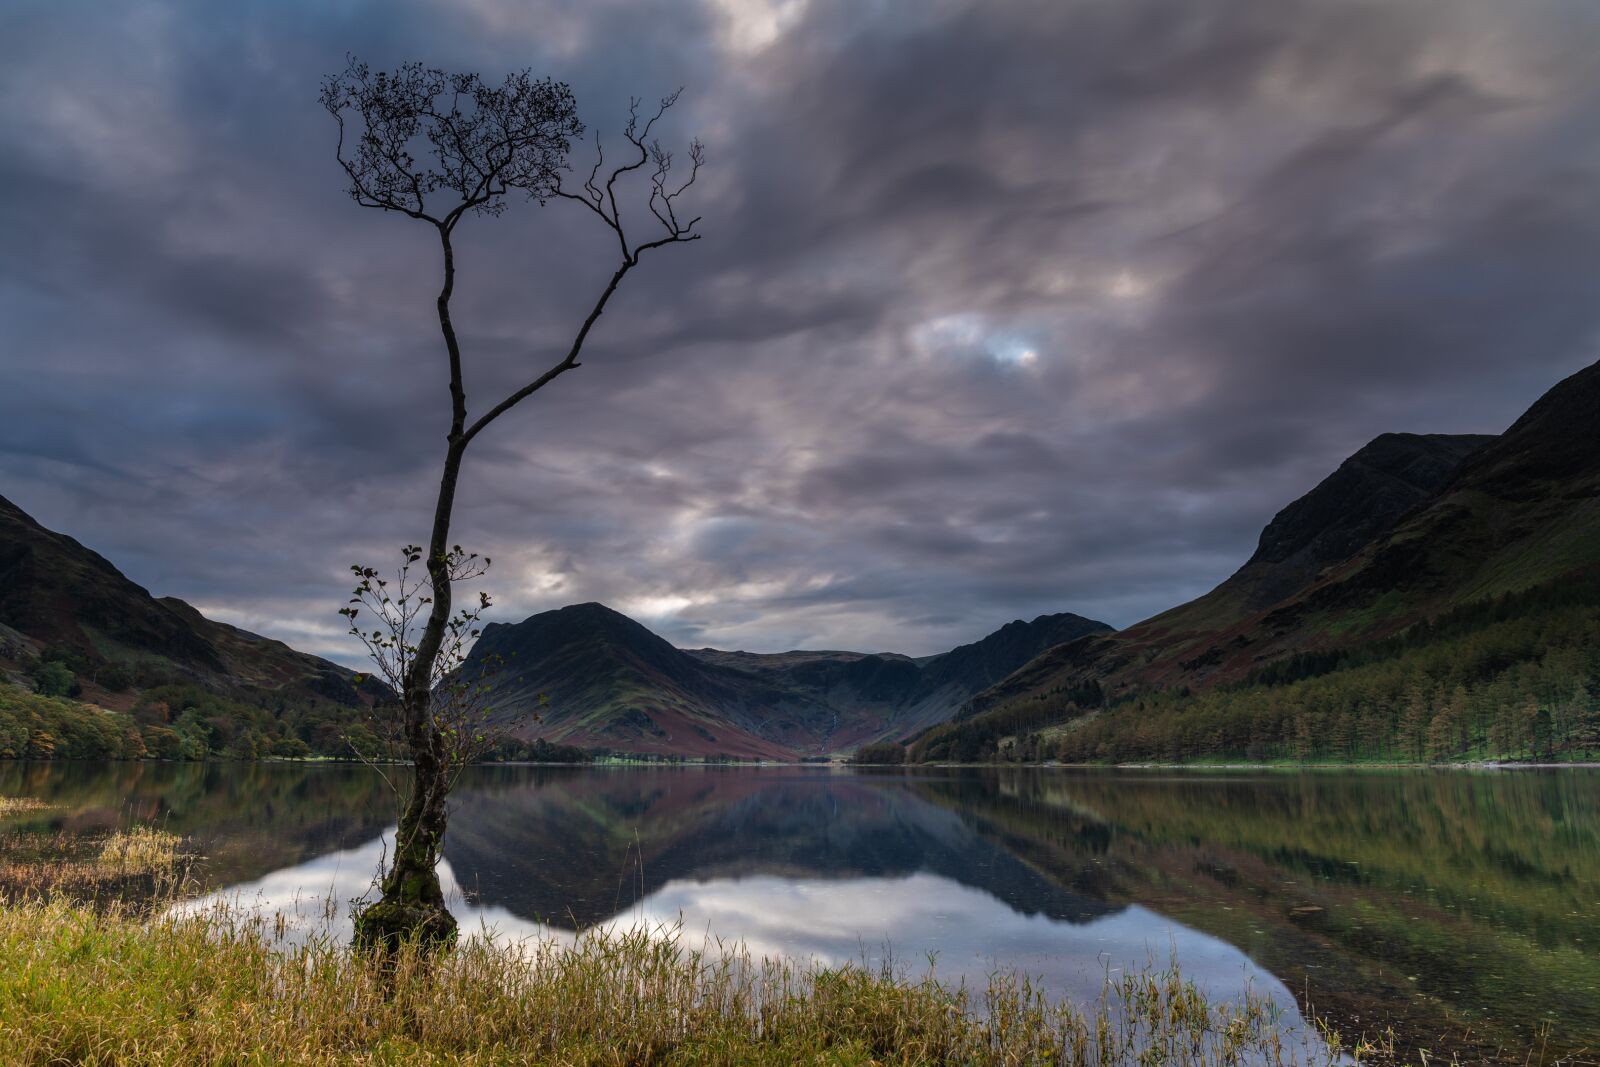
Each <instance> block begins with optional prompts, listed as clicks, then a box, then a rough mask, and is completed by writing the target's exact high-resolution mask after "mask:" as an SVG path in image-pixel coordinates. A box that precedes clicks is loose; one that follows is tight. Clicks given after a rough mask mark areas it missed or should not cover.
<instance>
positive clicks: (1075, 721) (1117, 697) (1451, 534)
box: [914, 364, 1600, 760]
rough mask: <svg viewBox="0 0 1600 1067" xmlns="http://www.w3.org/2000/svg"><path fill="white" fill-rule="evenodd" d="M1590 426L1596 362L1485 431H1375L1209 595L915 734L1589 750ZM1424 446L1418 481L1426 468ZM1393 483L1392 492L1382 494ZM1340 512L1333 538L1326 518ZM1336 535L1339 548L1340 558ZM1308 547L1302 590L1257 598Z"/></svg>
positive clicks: (1598, 383) (933, 739) (959, 747)
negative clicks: (1482, 435)
mask: <svg viewBox="0 0 1600 1067" xmlns="http://www.w3.org/2000/svg"><path fill="white" fill-rule="evenodd" d="M1596 426H1600V364H1596V365H1594V366H1591V367H1588V368H1586V369H1585V370H1583V371H1580V372H1579V373H1577V374H1575V375H1573V376H1572V377H1570V378H1568V379H1567V380H1566V381H1563V382H1561V383H1560V384H1558V385H1557V386H1556V387H1555V388H1553V389H1551V390H1550V392H1548V393H1547V394H1546V395H1545V396H1544V397H1542V398H1541V399H1540V400H1539V401H1538V402H1537V403H1536V404H1534V406H1533V407H1532V408H1530V409H1529V411H1528V412H1527V414H1525V415H1524V416H1523V417H1522V418H1520V419H1518V420H1517V422H1516V423H1515V424H1514V425H1513V426H1512V427H1511V428H1510V429H1509V430H1507V431H1506V433H1505V434H1504V435H1502V436H1501V437H1498V438H1495V439H1493V440H1491V441H1489V442H1488V443H1487V444H1481V445H1480V444H1479V443H1478V439H1466V440H1460V439H1453V438H1445V439H1432V438H1414V439H1408V440H1401V441H1398V442H1397V441H1393V440H1391V441H1387V442H1386V441H1385V439H1383V438H1380V439H1379V441H1378V442H1374V445H1373V446H1368V449H1364V450H1363V452H1362V453H1358V454H1357V457H1352V463H1354V462H1355V460H1357V459H1361V458H1362V456H1363V455H1364V454H1366V459H1364V460H1363V461H1362V463H1361V464H1359V466H1360V467H1361V468H1362V470H1361V471H1360V472H1358V474H1352V473H1351V464H1346V465H1345V466H1344V467H1341V468H1340V471H1339V472H1336V473H1335V475H1333V476H1331V477H1330V478H1329V479H1328V480H1327V481H1326V482H1324V483H1323V484H1322V485H1321V486H1318V488H1317V489H1315V490H1313V492H1312V493H1311V494H1308V495H1307V496H1306V497H1304V498H1302V499H1301V500H1300V501H1297V502H1296V503H1295V504H1294V505H1291V507H1290V508H1287V509H1285V510H1284V512H1282V513H1280V515H1279V516H1278V518H1277V519H1275V520H1274V523H1273V525H1272V526H1269V527H1268V529H1267V531H1266V532H1265V533H1264V534H1263V535H1262V548H1261V549H1260V550H1258V553H1257V555H1256V557H1254V558H1252V560H1251V562H1250V563H1249V564H1247V565H1246V566H1245V567H1244V568H1242V569H1241V570H1240V572H1239V573H1238V574H1236V575H1235V576H1234V577H1233V578H1230V579H1229V580H1228V582H1225V583H1223V585H1222V586H1220V587H1219V588H1218V589H1217V590H1214V591H1213V592H1212V593H1210V594H1208V595H1207V596H1205V597H1201V598H1200V599H1198V600H1196V601H1194V602H1191V603H1190V604H1186V605H1183V606H1180V607H1178V608H1175V609H1172V610H1171V611H1168V612H1165V613H1163V614H1162V615H1159V616H1156V617H1155V618H1153V619H1150V620H1148V621H1146V622H1144V623H1140V624H1138V625H1136V626H1132V627H1129V628H1128V629H1127V630H1123V631H1120V632H1118V633H1116V634H1110V635H1093V636H1090V637H1087V638H1083V639H1080V640H1078V641H1075V642H1072V643H1069V644H1066V645H1062V646H1059V647H1057V648H1054V649H1051V650H1049V651H1048V652H1046V653H1044V654H1043V655H1041V656H1039V657H1037V658H1035V659H1034V660H1033V661H1031V662H1030V663H1028V664H1026V665H1025V666H1024V667H1022V668H1021V669H1020V670H1018V671H1017V672H1015V673H1014V674H1012V675H1011V676H1010V677H1008V678H1007V679H1005V680H1004V681H1002V682H1001V683H999V684H998V685H996V686H993V687H991V688H990V689H989V690H986V691H985V692H984V693H982V694H979V695H978V696H977V697H975V698H974V699H973V701H972V702H970V703H969V704H968V706H967V707H965V708H963V710H962V712H961V713H960V714H959V715H958V716H957V721H956V722H955V723H952V724H948V725H945V726H942V727H937V728H935V729H934V730H932V731H929V732H928V733H927V734H925V735H924V736H923V737H922V738H920V739H919V740H918V742H917V744H916V745H915V746H914V754H915V755H920V756H923V757H924V758H956V759H972V758H987V757H990V756H993V755H996V754H998V753H1000V752H1001V751H1002V750H1003V749H1006V748H1007V747H1008V745H1009V746H1010V747H1011V749H1012V750H1013V751H1016V752H1023V753H1030V754H1037V755H1041V756H1055V755H1060V756H1062V757H1064V758H1069V759H1150V758H1193V757H1201V756H1206V757H1245V756H1249V757H1251V758H1280V757H1281V758H1302V759H1309V758H1328V759H1366V758H1385V759H1417V760H1420V759H1428V758H1437V759H1451V758H1460V757H1466V756H1479V757H1484V756H1487V757H1519V758H1544V757H1546V756H1572V755H1581V754H1583V753H1586V752H1588V751H1590V750H1591V749H1592V748H1593V747H1594V742H1593V740H1592V738H1591V737H1590V736H1589V734H1588V730H1589V727H1588V725H1587V723H1588V720H1589V717H1590V715H1591V709H1592V699H1593V695H1594V682H1595V677H1596V671H1595V668H1594V663H1593V660H1592V658H1591V657H1590V656H1589V655H1588V653H1587V652H1586V651H1585V650H1586V648H1589V647H1593V637H1594V622H1595V619H1596V617H1597V616H1600V586H1597V583H1596V582H1595V581H1594V580H1593V577H1592V576H1593V575H1594V574H1595V573H1596V572H1597V570H1600V439H1597V436H1596V430H1595V427H1596ZM1380 443H1383V446H1384V447H1383V448H1382V449H1381V450H1379V456H1378V458H1379V459H1380V460H1382V462H1381V463H1374V462H1372V458H1373V457H1372V455H1371V454H1370V453H1371V451H1372V450H1373V448H1374V447H1375V446H1377V445H1379V444H1380ZM1418 463H1421V464H1422V469H1424V470H1425V471H1427V472H1428V474H1427V477H1425V478H1417V477H1415V475H1414V472H1415V471H1416V470H1417V469H1418V466H1417V464H1418ZM1397 467H1398V468H1399V469H1403V470H1408V471H1412V472H1413V474H1412V475H1411V476H1408V478H1407V479H1403V481H1404V482H1405V485H1406V487H1407V489H1406V491H1405V492H1400V491H1397V490H1395V489H1394V484H1395V476H1394V470H1395V469H1396V468H1397ZM1379 468H1382V469H1379ZM1441 471H1447V472H1448V476H1446V477H1441V476H1440V472H1441ZM1430 481H1431V482H1433V483H1436V485H1437V487H1436V488H1435V489H1434V490H1433V491H1432V492H1431V494H1429V493H1427V492H1425V490H1426V488H1427V485H1428V484H1430ZM1382 491H1387V492H1388V493H1389V500H1390V503H1389V504H1388V505H1385V506H1383V507H1373V506H1371V504H1370V499H1371V498H1372V497H1373V495H1374V493H1376V494H1377V495H1379V496H1382V495H1383V492H1382ZM1408 498H1414V499H1416V502H1415V503H1413V504H1411V505H1408V506H1404V507H1401V506H1400V505H1402V504H1404V503H1405V501H1406V500H1407V499H1408ZM1316 515H1321V516H1324V519H1322V520H1320V523H1321V525H1320V526H1319V523H1318V522H1311V521H1309V518H1308V517H1310V516H1316ZM1329 523H1331V524H1332V528H1333V529H1334V531H1335V533H1336V534H1337V536H1327V535H1326V534H1325V533H1322V534H1319V533H1318V532H1317V531H1318V530H1319V528H1320V529H1322V530H1324V531H1326V530H1327V529H1329V526H1328V524H1329ZM1361 537H1366V538H1367V540H1366V541H1365V542H1364V543H1362V542H1361V541H1360V538H1361ZM1319 544H1320V545H1321V547H1320V548H1318V547H1317V546H1318V545H1319ZM1352 544H1354V547H1353V548H1352V547H1351V545H1352ZM1308 546H1309V547H1308ZM1340 551H1348V553H1349V554H1348V556H1347V557H1346V558H1343V559H1337V558H1333V559H1330V558H1329V557H1330V556H1336V555H1337V553H1338V552H1340ZM1297 557H1298V558H1299V559H1300V561H1301V562H1300V564H1299V565H1298V567H1297V568H1290V570H1291V571H1296V572H1297V573H1298V575H1299V577H1298V578H1297V579H1296V580H1297V581H1299V583H1300V584H1299V587H1298V588H1296V589H1295V590H1294V591H1293V592H1291V593H1290V594H1288V595H1286V596H1284V597H1282V598H1281V599H1279V600H1277V601H1276V602H1275V603H1272V604H1270V605H1269V606H1266V607H1264V608H1259V607H1256V606H1255V605H1256V604H1257V603H1258V599H1253V598H1259V596H1260V593H1261V590H1263V589H1267V588H1273V589H1276V588H1278V587H1279V586H1278V585H1277V584H1276V583H1279V582H1281V581H1283V580H1286V578H1288V577H1291V576H1292V575H1291V574H1290V572H1289V571H1285V570H1284V568H1283V561H1284V560H1293V559H1295V558H1297ZM1312 564H1315V566H1312ZM1585 642H1589V644H1588V645H1587V646H1586V645H1585Z"/></svg>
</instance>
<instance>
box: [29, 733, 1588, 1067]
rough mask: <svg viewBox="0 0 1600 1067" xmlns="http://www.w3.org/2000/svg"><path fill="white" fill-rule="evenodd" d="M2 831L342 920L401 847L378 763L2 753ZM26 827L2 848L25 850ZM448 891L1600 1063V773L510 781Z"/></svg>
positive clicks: (765, 772) (461, 797)
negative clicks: (163, 864) (132, 836)
mask: <svg viewBox="0 0 1600 1067" xmlns="http://www.w3.org/2000/svg"><path fill="white" fill-rule="evenodd" d="M0 795H6V796H31V797H36V798H38V799H41V800H44V801H46V802H48V803H50V804H51V805H53V808H52V809H51V810H49V811H46V812H42V813H36V814H28V815H21V816H13V817H9V818H6V819H3V820H0V832H3V833H5V834H19V833H20V834H35V833H50V834H56V833H62V832H65V833H69V834H76V833H84V834H93V833H103V832H106V831H108V830H111V829H114V828H116V827H118V826H122V825H127V824H129V823H131V822H149V823H155V824H158V825H162V826H165V827H166V828H167V829H169V830H171V831H172V832H174V833H178V834H181V835H183V836H185V837H186V838H188V839H189V840H190V842H191V843H192V845H193V847H195V848H196V849H197V850H198V851H199V852H200V853H201V854H202V855H203V856H204V860H203V862H202V863H201V865H200V868H199V876H200V879H201V881H202V883H203V887H204V889H205V890H207V891H209V892H212V893H216V894H221V895H225V896H228V897H231V898H237V899H240V900H243V901H245V902H248V903H250V904H252V905H255V906H261V907H267V908H272V909H276V910H282V911H286V912H288V913H290V921H291V923H293V922H296V921H298V922H303V923H305V924H314V923H318V922H321V921H322V920H321V915H322V908H321V905H320V903H319V901H320V899H322V898H325V897H326V896H327V895H328V894H330V893H332V894H333V895H334V897H335V898H336V899H338V900H340V901H348V900H350V899H352V898H354V897H357V896H359V895H360V894H361V893H362V892H363V891H365V890H366V889H367V888H368V887H369V886H370V883H371V880H372V875H373V872H374V870H375V868H376V865H377V863H378V862H379V859H380V857H381V856H382V855H383V853H384V849H385V840H386V835H387V834H388V833H389V832H390V831H391V830H392V818H393V816H392V810H393V803H392V800H391V799H390V796H389V794H388V789H387V786H386V785H385V784H384V782H383V781H382V779H381V777H380V776H379V775H378V774H376V773H375V772H374V771H372V770H370V769H367V768H364V767H359V766H342V765H315V764H312V765H300V764H160V763H128V764H71V763H50V764H17V763H5V764H0ZM3 842H4V837H3V836H0V847H3ZM445 866H446V869H445V870H444V871H443V872H442V873H443V876H444V879H445V881H446V884H447V886H448V887H449V888H451V889H452V890H453V891H454V892H453V908H454V910H455V911H456V912H457V915H458V917H459V918H460V919H461V920H462V924H463V929H464V930H465V931H471V930H477V929H490V930H493V931H496V932H498V933H500V934H501V935H504V936H522V935H528V934H539V935H542V936H555V937H570V936H572V932H573V931H574V930H579V929H584V928H588V927H593V926H597V925H607V924H610V925H629V924H633V923H637V922H641V921H642V922H647V923H652V924H677V923H681V927H682V931H683V933H682V936H683V937H684V938H686V939H688V940H692V941H696V942H697V941H698V940H699V939H701V938H704V937H708V936H709V937H720V938H722V939H724V940H742V941H744V942H745V943H746V944H747V945H748V947H749V948H750V949H751V951H752V952H755V953H758V954H763V953H764V954H769V955H776V954H780V953H781V954H787V955H791V956H797V957H802V958H813V959H816V960H820V961H824V962H846V961H865V962H868V963H870V964H872V965H874V966H876V965H879V964H881V963H882V962H883V960H884V959H885V958H886V957H887V958H889V959H890V960H892V961H893V962H894V963H895V964H896V965H898V966H900V967H903V968H904V969H905V970H907V971H908V972H909V973H911V974H913V975H921V974H922V973H924V972H925V971H926V970H927V968H928V966H929V963H930V959H931V960H932V962H933V965H934V966H935V968H936V971H937V973H938V975H939V976H940V977H941V978H943V979H945V980H947V981H951V982H954V981H960V980H963V979H965V980H967V981H969V982H975V983H976V984H978V985H979V986H981V985H982V984H983V982H984V980H985V976H986V975H987V974H988V973H989V972H990V971H991V970H993V969H994V968H996V967H1001V968H1014V969H1017V970H1021V971H1025V972H1027V973H1029V974H1032V975H1036V976H1038V977H1039V978H1040V979H1041V980H1042V981H1043V982H1044V983H1045V984H1046V985H1047V986H1049V987H1050V988H1051V989H1052V990H1054V991H1056V992H1058V993H1060V994H1063V995H1071V996H1079V997H1093V996H1095V995H1097V994H1098V992H1099V989H1100V986H1101V982H1102V980H1103V979H1104V977H1105V975H1106V974H1107V973H1108V971H1115V970H1116V969H1118V968H1123V967H1151V966H1153V967H1157V968H1160V967H1164V966H1166V965H1167V963H1168V962H1169V961H1171V960H1176V962H1177V963H1178V965H1179V967H1180V968H1181V970H1182V971H1183V973H1184V974H1185V975H1186V976H1187V977H1189V978H1191V979H1193V980H1194V981H1195V982H1196V983H1197V984H1198V985H1199V986H1200V987H1201V988H1202V989H1203V990H1205V991H1206V992H1207V993H1208V994H1209V995H1211V996H1213V997H1217V998H1227V997H1231V996H1237V995H1238V994H1239V992H1240V991H1241V990H1242V989H1244V988H1245V987H1246V986H1249V987H1250V988H1252V989H1253V990H1254V991H1255V992H1256V993H1257V994H1259V995H1263V996H1266V997H1269V998H1271V999H1273V1000H1274V1001H1276V1002H1277V1003H1278V1004H1279V1005H1280V1006H1281V1007H1282V1008H1283V1011H1284V1016H1285V1020H1286V1025H1287V1026H1289V1027H1290V1028H1291V1029H1292V1028H1294V1027H1296V1026H1302V1025H1304V1024H1303V1021H1302V1020H1303V1019H1304V1017H1305V1013H1306V1011H1307V1009H1308V1008H1310V1009H1313V1010H1314V1011H1315V1012H1316V1013H1317V1014H1319V1015H1321V1016H1322V1017H1323V1018H1325V1019H1326V1020H1328V1021H1329V1022H1331V1023H1332V1024H1333V1025H1335V1026H1336V1027H1338V1028H1339V1029H1340V1030H1341V1031H1343V1032H1345V1033H1347V1034H1352V1035H1353V1034H1357V1033H1361V1032H1363V1031H1366V1032H1372V1031H1374V1030H1377V1029H1380V1028H1382V1027H1387V1026H1393V1027H1394V1029H1395V1030H1396V1032H1397V1033H1398V1035H1399V1037H1400V1039H1401V1041H1402V1043H1404V1044H1406V1045H1408V1046H1412V1047H1416V1046H1421V1047H1427V1048H1432V1049H1435V1050H1441V1049H1448V1050H1455V1051H1459V1052H1463V1053H1466V1054H1469V1055H1471V1056H1473V1057H1485V1056H1488V1055H1490V1054H1492V1053H1494V1052H1496V1050H1500V1049H1505V1050H1507V1052H1508V1053H1509V1054H1511V1058H1514V1059H1515V1060H1516V1061H1517V1062H1522V1061H1523V1058H1524V1053H1525V1052H1526V1051H1527V1049H1528V1048H1529V1047H1532V1046H1537V1045H1539V1044H1540V1043H1541V1042H1543V1043H1544V1045H1545V1047H1546V1048H1547V1049H1548V1050H1549V1052H1551V1053H1562V1052H1572V1051H1575V1050H1578V1049H1580V1048H1588V1049H1590V1050H1593V1049H1596V1048H1600V771H1597V770H1593V769H1581V768H1573V769H1562V770H1515V771H1439V772H1429V771H1316V772H1305V773H1287V772H1204V773H1199V772H1181V771H1159V772H1157V771H1110V770H1107V771H1084V770H1074V769H1066V768H961V769H930V770H905V771H900V770H849V769H842V768H830V767H742V768H735V767H729V768H716V767H708V768H698V767H694V768H673V767H596V768H577V767H527V766H516V767H483V768H475V769H473V770H472V771H471V772H469V774H468V775H467V777H466V778H465V779H464V781H463V783H462V785H461V787H460V789H459V790H458V792H457V794H456V796H455V798H454V801H453V815H452V821H451V827H450V836H449V838H448V841H447V844H446V847H445Z"/></svg>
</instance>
